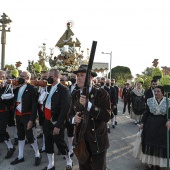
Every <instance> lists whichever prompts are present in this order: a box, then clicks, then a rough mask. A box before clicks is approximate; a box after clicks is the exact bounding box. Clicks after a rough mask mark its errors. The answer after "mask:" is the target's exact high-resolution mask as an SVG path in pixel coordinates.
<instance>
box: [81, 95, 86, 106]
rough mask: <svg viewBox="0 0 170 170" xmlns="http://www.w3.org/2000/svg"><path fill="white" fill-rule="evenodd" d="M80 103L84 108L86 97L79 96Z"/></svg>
mask: <svg viewBox="0 0 170 170" xmlns="http://www.w3.org/2000/svg"><path fill="white" fill-rule="evenodd" d="M80 103H81V104H82V105H83V106H84V107H85V106H86V96H84V95H81V96H80Z"/></svg>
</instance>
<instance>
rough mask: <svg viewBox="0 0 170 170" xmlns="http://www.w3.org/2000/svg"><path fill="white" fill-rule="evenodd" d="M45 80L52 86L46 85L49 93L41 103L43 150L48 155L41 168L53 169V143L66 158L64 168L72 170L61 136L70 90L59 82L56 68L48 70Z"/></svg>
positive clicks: (65, 145)
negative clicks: (42, 111) (43, 166)
mask: <svg viewBox="0 0 170 170" xmlns="http://www.w3.org/2000/svg"><path fill="white" fill-rule="evenodd" d="M47 81H48V83H49V84H52V86H49V87H48V89H47V90H48V92H49V95H48V96H47V98H46V100H45V101H44V104H43V105H44V116H45V120H44V135H45V150H46V153H47V156H48V165H47V166H46V167H45V168H44V169H43V170H55V165H54V143H55V144H56V145H57V148H58V150H59V151H60V153H61V154H62V155H63V156H64V157H65V158H66V170H72V166H73V162H72V160H71V159H70V155H69V150H68V147H67V144H66V142H65V141H64V138H63V136H64V135H63V133H64V124H65V121H66V118H67V113H68V110H69V106H70V92H69V89H68V88H67V87H66V86H64V85H62V84H60V73H59V71H58V70H57V69H51V70H50V72H49V78H48V79H47Z"/></svg>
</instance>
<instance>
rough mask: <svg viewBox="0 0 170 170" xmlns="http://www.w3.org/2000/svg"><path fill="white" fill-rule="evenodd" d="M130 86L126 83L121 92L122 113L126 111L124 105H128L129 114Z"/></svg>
mask: <svg viewBox="0 0 170 170" xmlns="http://www.w3.org/2000/svg"><path fill="white" fill-rule="evenodd" d="M130 93H131V88H130V84H129V83H126V84H125V87H124V88H123V92H122V99H123V101H124V107H123V114H125V112H126V106H127V105H128V112H129V114H130V104H131V94H130Z"/></svg>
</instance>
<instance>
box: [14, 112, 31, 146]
mask: <svg viewBox="0 0 170 170" xmlns="http://www.w3.org/2000/svg"><path fill="white" fill-rule="evenodd" d="M29 120H30V115H23V116H16V124H17V131H18V140H25V136H26V137H27V140H28V142H29V143H30V144H31V143H34V136H33V131H32V128H31V129H29V130H27V124H28V122H29Z"/></svg>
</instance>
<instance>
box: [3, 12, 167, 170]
mask: <svg viewBox="0 0 170 170" xmlns="http://www.w3.org/2000/svg"><path fill="white" fill-rule="evenodd" d="M4 17H6V14H4ZM80 45H81V43H80V41H79V40H78V38H75V37H74V33H73V31H72V30H71V23H70V22H68V23H67V29H66V31H65V32H64V34H63V35H62V36H61V38H60V39H59V41H58V42H57V44H56V47H58V48H60V52H61V53H60V54H59V55H58V56H55V57H53V53H52V51H51V56H47V55H46V52H45V50H46V44H43V46H42V50H41V51H40V52H39V53H38V56H39V60H38V61H37V62H34V61H29V62H28V67H27V69H26V70H19V67H20V65H21V64H22V63H21V62H20V61H19V62H16V65H15V66H16V67H15V68H12V69H10V67H8V66H3V65H2V66H1V67H2V68H1V70H0V142H1V143H0V145H1V146H3V148H1V150H0V152H1V153H0V157H1V162H0V164H1V165H3V162H5V167H3V169H11V170H13V169H17V170H21V169H25V170H26V169H38V170H40V169H42V170H63V169H65V170H78V169H79V170H119V169H123V170H125V169H126V170H127V169H128V168H127V167H128V166H130V167H131V168H130V169H133V170H135V169H139V170H142V169H143V170H144V169H145V170H163V169H169V163H170V161H169V153H170V152H169V151H170V148H169V144H170V140H169V129H170V95H169V94H170V93H169V92H170V76H169V75H170V72H168V71H167V68H162V69H159V67H158V60H154V61H153V67H152V70H151V71H152V75H151V76H150V77H149V76H148V77H145V76H142V75H138V77H137V78H136V79H135V81H134V82H132V81H131V80H132V77H131V76H129V75H128V77H125V79H124V80H123V79H121V81H120V77H119V76H117V74H116V71H115V72H114V69H111V68H110V72H109V70H108V64H107V63H95V62H94V58H95V51H96V48H97V41H93V42H92V47H91V51H90V54H89V49H88V50H87V57H86V59H83V53H79V51H78V50H76V48H80ZM110 55H111V54H110ZM47 61H48V62H49V65H50V66H51V68H50V69H48V68H47V67H46V65H45V63H46V62H47ZM1 64H3V61H2V63H1ZM165 69H166V70H165ZM115 70H116V69H115ZM119 71H120V70H119ZM165 71H166V72H165ZM99 72H100V75H101V74H102V75H101V76H98V74H99ZM105 72H107V74H105ZM125 72H126V73H127V70H126V71H125ZM124 74H125V73H123V74H122V76H123V75H124ZM122 80H123V81H122ZM121 128H124V130H122V129H121ZM125 133H126V134H128V135H127V136H126V137H125ZM121 135H122V136H121ZM128 140H130V141H128ZM127 142H129V143H130V145H127ZM120 143H121V145H122V146H121V145H120ZM6 147H7V150H6ZM113 147H114V148H113ZM116 147H119V149H117V148H116ZM125 150H127V152H124V153H121V152H122V151H125ZM28 152H29V153H28ZM32 152H34V153H32ZM119 153H121V154H119ZM25 155H27V157H26V159H25ZM61 157H62V158H61ZM118 159H119V160H120V161H119V162H117V163H115V162H114V161H116V160H118ZM126 160H127V162H126ZM32 161H33V162H32ZM124 161H125V162H126V163H127V165H125V166H124V167H123V168H122V167H121V166H122V165H123V164H124ZM129 161H131V163H130V165H128V162H129ZM59 162H62V166H61V164H60V163H59ZM113 162H114V163H113ZM1 165H0V169H1ZM42 166H43V167H42ZM126 166H127V167H126Z"/></svg>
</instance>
